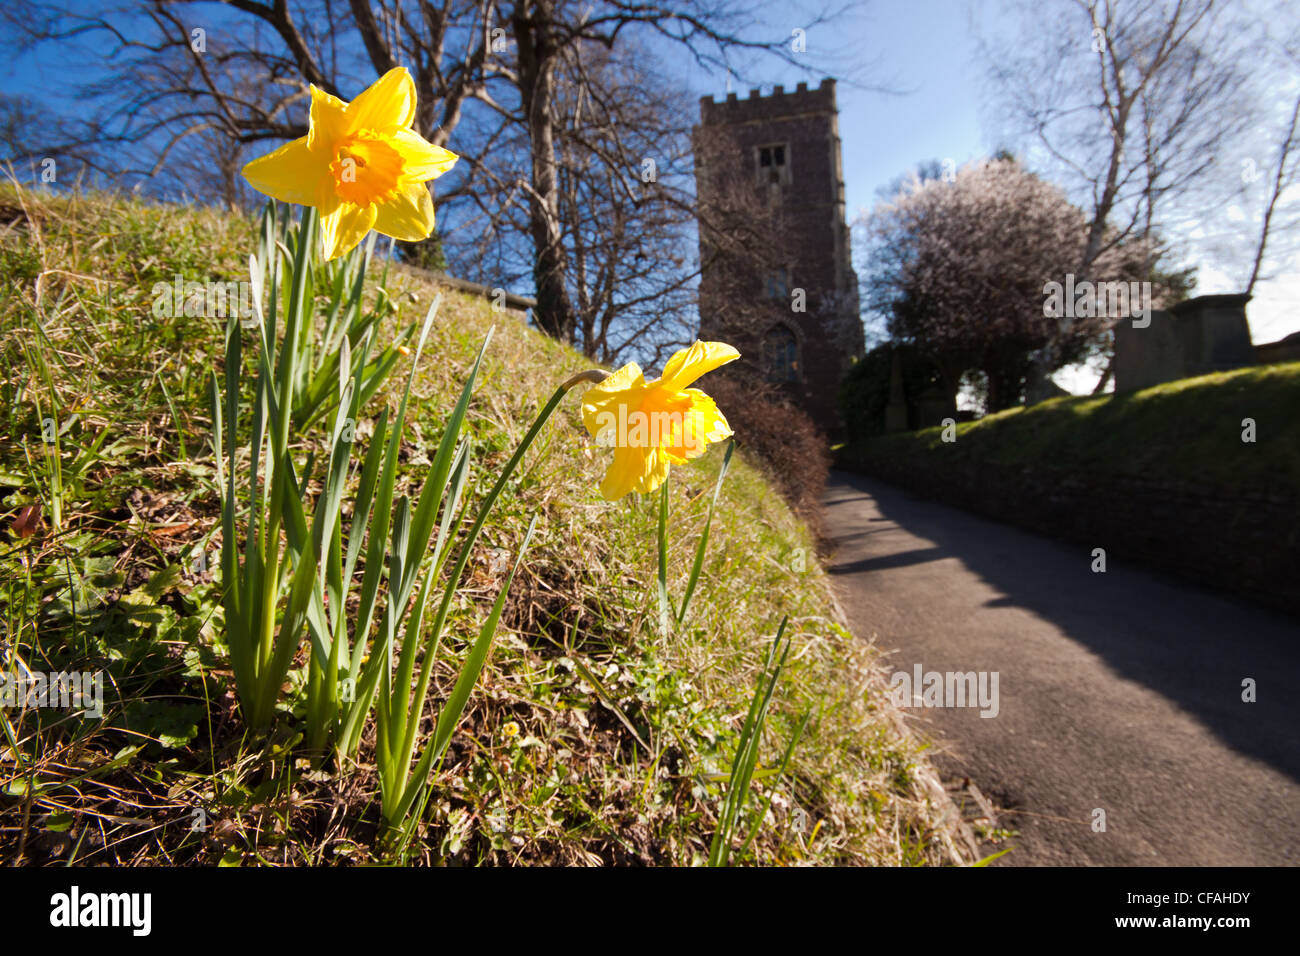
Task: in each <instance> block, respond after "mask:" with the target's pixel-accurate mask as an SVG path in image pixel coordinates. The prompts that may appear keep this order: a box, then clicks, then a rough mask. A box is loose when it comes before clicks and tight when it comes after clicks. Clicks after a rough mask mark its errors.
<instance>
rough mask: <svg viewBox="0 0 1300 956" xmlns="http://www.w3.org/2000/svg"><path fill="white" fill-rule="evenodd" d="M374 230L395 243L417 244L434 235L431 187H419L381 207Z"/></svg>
mask: <svg viewBox="0 0 1300 956" xmlns="http://www.w3.org/2000/svg"><path fill="white" fill-rule="evenodd" d="M377 206H378V209H377V211H376V215H375V230H376V231H378V232H382V233H383V234H384V235H385V236H392V237H393V238H394V239H403V240H405V241H406V242H418V241H419V240H421V239H428V238H429V236H430V234H431V233H432V232H433V200H432V199H430V198H429V187H427V186H425V185H424V184H423V183H417V184H416V185H414V186H411V187H408V188H407V189H405V190H404V191H402V192H400V193H398V195H397V196H396V197H395V198H393V199H390V200H388V201H386V202H382V203H378V204H377Z"/></svg>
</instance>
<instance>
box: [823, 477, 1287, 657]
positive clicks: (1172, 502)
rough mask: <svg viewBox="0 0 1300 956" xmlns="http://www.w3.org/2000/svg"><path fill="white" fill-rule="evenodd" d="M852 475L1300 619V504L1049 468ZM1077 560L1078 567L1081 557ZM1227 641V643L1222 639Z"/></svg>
mask: <svg viewBox="0 0 1300 956" xmlns="http://www.w3.org/2000/svg"><path fill="white" fill-rule="evenodd" d="M849 464H850V466H851V467H854V468H855V469H856V470H858V471H861V472H863V473H865V474H870V475H873V476H875V477H878V478H882V479H884V480H885V481H888V482H890V483H892V484H896V485H899V486H900V487H904V488H907V489H908V490H910V491H914V492H916V493H918V494H921V495H924V496H925V497H928V498H933V499H935V500H938V501H942V502H944V503H945V504H950V505H954V506H957V507H960V508H965V509H967V510H970V511H975V512H978V513H980V514H984V515H987V516H988V517H991V518H996V519H997V520H999V521H1005V522H1007V523H1008V524H1013V525H1017V526H1019V527H1023V528H1028V529H1029V530H1032V531H1038V532H1041V533H1044V534H1048V535H1052V536H1053V537H1058V538H1064V539H1066V540H1069V541H1073V542H1076V543H1078V544H1079V545H1080V546H1081V548H1084V549H1086V551H1085V552H1084V557H1087V555H1088V554H1090V553H1091V550H1092V549H1093V548H1105V549H1106V558H1107V560H1108V561H1118V562H1125V561H1131V562H1138V563H1142V564H1147V565H1151V566H1153V567H1155V568H1159V569H1161V570H1164V571H1169V572H1172V573H1174V574H1177V575H1180V576H1182V577H1185V578H1189V579H1191V580H1194V581H1197V582H1199V583H1202V584H1205V585H1208V586H1210V587H1213V588H1216V589H1219V590H1223V591H1227V592H1232V593H1235V594H1238V595H1241V596H1244V597H1247V598H1250V599H1251V600H1254V601H1258V602H1259V603H1262V604H1267V605H1270V606H1272V607H1274V608H1277V609H1280V610H1283V611H1287V612H1290V613H1292V614H1297V615H1300V495H1298V496H1296V497H1287V496H1282V495H1268V494H1261V493H1255V492H1250V491H1235V492H1234V491H1225V490H1223V489H1220V488H1209V487H1202V486H1196V485H1191V484H1186V483H1182V482H1172V481H1156V480H1149V479H1143V478H1129V477H1114V476H1111V477H1090V476H1082V475H1078V474H1074V473H1067V472H1062V471H1057V470H1055V469H1052V468H1047V467H1041V466H1040V467H1034V468H1020V467H1008V466H1002V465H997V464H994V463H991V462H978V463H966V462H962V463H956V462H954V463H943V464H942V465H939V464H938V463H937V462H935V460H934V459H933V458H930V457H928V456H923V455H917V456H910V457H893V458H886V457H883V456H870V455H869V454H868V455H867V456H865V457H864V456H862V455H861V454H859V455H857V456H855V458H854V460H852V461H851V462H849ZM1081 560H1083V558H1081ZM1225 638H1230V635H1225Z"/></svg>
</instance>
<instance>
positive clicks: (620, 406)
mask: <svg viewBox="0 0 1300 956" xmlns="http://www.w3.org/2000/svg"><path fill="white" fill-rule="evenodd" d="M739 357H740V353H739V352H737V351H736V350H735V349H734V348H732V347H731V346H730V345H726V344H725V343H722V342H696V343H694V344H693V345H691V347H690V348H686V349H682V350H681V351H679V352H678V353H677V354H675V355H674V356H673V357H672V358H670V359H669V360H668V364H667V365H665V366H664V371H663V374H662V375H661V376H660V377H659V378H657V379H655V380H653V381H651V382H647V381H646V380H645V377H644V375H642V373H641V368H640V366H638V365H637V364H636V363H635V362H632V363H629V364H627V365H624V366H623V367H622V368H621V369H619V370H618V371H617V372H614V373H613V374H612V375H610V376H609V377H608V378H606V379H605V380H604V381H603V382H601V383H600V384H599V385H596V386H595V387H593V388H590V389H588V390H587V392H586V393H585V394H584V395H583V396H582V423H583V425H585V426H586V428H587V431H588V432H589V433H590V434H591V436H592V437H593V438H594V439H596V442H597V444H600V445H613V446H614V460H613V461H612V462H611V463H610V466H609V468H608V469H606V471H605V477H604V479H603V480H602V481H601V483H600V493H601V494H602V495H603V496H604V497H605V498H606V500H608V501H615V500H617V499H619V498H622V497H623V496H624V495H626V494H627V493H628V492H629V491H637V492H640V493H642V494H649V493H650V492H652V491H654V490H655V489H656V488H658V487H659V486H660V485H662V484H663V483H664V481H665V479H667V477H668V471H669V468H670V467H671V466H672V465H682V464H685V463H686V462H687V461H689V460H690V459H692V458H698V457H699V456H700V455H702V454H704V452H705V450H706V449H707V448H708V446H709V445H710V444H712V443H713V442H719V441H722V440H724V439H726V438H730V437H731V435H732V431H731V426H730V425H728V424H727V419H726V418H725V417H724V416H723V414H722V412H720V411H719V410H718V406H717V405H716V404H715V403H714V401H713V399H711V398H709V396H708V395H706V394H704V392H702V391H700V390H699V389H698V388H691V387H690V386H691V384H692V383H694V382H695V380H696V379H698V378H699V377H700V376H701V375H704V374H705V373H706V372H711V371H713V370H714V369H715V368H718V367H719V366H721V365H725V364H727V363H728V362H732V361H734V360H736V359H738V358H739Z"/></svg>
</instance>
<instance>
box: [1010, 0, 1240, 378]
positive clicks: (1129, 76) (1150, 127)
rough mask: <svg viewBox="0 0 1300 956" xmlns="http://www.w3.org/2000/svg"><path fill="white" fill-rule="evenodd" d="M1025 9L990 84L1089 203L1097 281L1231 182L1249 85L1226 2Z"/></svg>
mask: <svg viewBox="0 0 1300 956" xmlns="http://www.w3.org/2000/svg"><path fill="white" fill-rule="evenodd" d="M1022 6H1023V11H1024V19H1023V24H1024V27H1025V29H1024V31H1023V32H1022V34H1021V35H1020V36H1018V37H1016V38H1015V39H1014V40H1013V41H1011V42H1008V43H1005V44H1001V45H997V46H991V45H988V44H986V53H987V55H988V57H989V60H990V63H991V76H992V79H993V81H994V85H995V88H996V89H997V91H998V93H999V94H1000V95H999V102H1000V103H1001V104H1002V105H1003V106H1004V107H1010V110H1009V113H1010V115H1011V117H1012V118H1013V123H1014V125H1015V127H1017V132H1018V133H1019V134H1020V135H1021V136H1022V137H1023V138H1024V139H1025V140H1026V145H1027V146H1028V147H1029V150H1030V153H1029V156H1030V158H1031V161H1033V160H1036V159H1037V160H1041V161H1042V164H1043V166H1044V168H1047V169H1050V170H1051V171H1052V173H1053V174H1054V175H1059V176H1060V178H1061V181H1062V182H1064V183H1066V184H1067V187H1068V188H1069V190H1070V192H1071V194H1072V195H1078V196H1081V197H1086V201H1087V205H1086V208H1087V213H1088V224H1087V227H1086V236H1087V239H1086V242H1085V244H1084V245H1083V247H1082V249H1081V252H1080V256H1079V261H1078V263H1077V264H1076V266H1075V273H1076V275H1077V277H1078V278H1079V279H1080V280H1083V279H1088V278H1090V277H1091V276H1092V275H1093V273H1094V271H1095V267H1096V264H1097V262H1098V259H1099V257H1101V256H1102V255H1103V254H1104V253H1105V252H1106V250H1107V249H1108V248H1110V247H1113V246H1115V245H1117V244H1120V243H1123V242H1126V241H1128V240H1129V239H1130V238H1132V237H1134V236H1137V237H1140V238H1142V239H1144V240H1147V242H1146V248H1148V249H1153V248H1154V244H1153V243H1151V242H1150V241H1149V240H1150V239H1151V237H1152V235H1153V231H1154V230H1155V229H1157V228H1158V227H1159V226H1161V225H1162V224H1166V223H1165V219H1164V217H1165V216H1166V215H1167V214H1169V213H1170V212H1171V209H1170V207H1171V206H1173V205H1175V204H1176V203H1177V201H1178V200H1181V199H1184V198H1191V197H1192V196H1193V195H1194V191H1195V190H1196V189H1197V187H1198V186H1199V185H1201V184H1202V183H1204V182H1205V181H1206V180H1207V179H1209V178H1211V174H1212V173H1214V171H1215V170H1216V169H1219V170H1220V171H1221V170H1222V165H1221V164H1220V163H1219V158H1220V157H1221V156H1223V155H1225V154H1226V152H1227V148H1226V147H1227V144H1229V143H1231V141H1232V140H1233V138H1234V137H1235V136H1237V135H1238V134H1239V133H1240V132H1241V130H1242V129H1243V128H1244V126H1245V124H1246V123H1247V122H1248V116H1247V112H1246V111H1245V110H1244V109H1243V108H1242V101H1243V96H1244V91H1245V75H1244V72H1243V71H1242V69H1241V68H1240V66H1239V64H1238V61H1237V58H1236V55H1235V53H1236V51H1235V50H1233V49H1229V48H1228V46H1229V45H1228V43H1226V42H1225V33H1224V32H1223V27H1224V24H1223V22H1222V21H1223V20H1224V16H1223V15H1222V14H1223V8H1222V5H1220V4H1217V3H1216V2H1215V0H1127V2H1120V0H1057V2H1054V3H1051V4H1042V3H1035V4H1032V5H1022ZM1227 36H1231V34H1227ZM1153 265H1154V263H1153V262H1152V263H1148V266H1149V267H1150V266H1153ZM1069 323H1070V320H1069V319H1064V320H1062V323H1061V328H1060V330H1059V334H1057V335H1054V336H1053V337H1052V338H1051V339H1049V341H1048V342H1047V344H1046V345H1045V347H1044V350H1043V353H1042V355H1041V356H1040V358H1039V361H1038V362H1036V365H1035V379H1036V382H1035V384H1034V387H1033V388H1032V389H1031V391H1033V392H1034V395H1033V396H1032V397H1033V398H1040V397H1042V396H1043V395H1044V394H1045V391H1044V389H1045V386H1046V383H1047V371H1048V369H1049V368H1050V367H1052V366H1053V365H1054V364H1055V362H1056V356H1055V355H1054V354H1053V353H1054V352H1055V351H1057V350H1058V346H1059V343H1060V341H1061V339H1062V337H1063V336H1067V335H1068V334H1069V328H1068V326H1069Z"/></svg>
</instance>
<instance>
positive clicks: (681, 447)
mask: <svg viewBox="0 0 1300 956" xmlns="http://www.w3.org/2000/svg"><path fill="white" fill-rule="evenodd" d="M682 394H683V395H687V396H690V408H689V409H688V410H687V411H686V413H685V414H684V415H683V416H682V427H681V430H680V431H679V430H678V429H674V433H673V435H672V437H671V439H670V440H669V441H667V442H665V443H664V449H663V450H664V453H665V454H667V455H668V456H669V457H670V458H672V459H673V461H674V463H675V464H679V465H680V464H684V463H685V462H686V461H688V460H689V459H692V458H698V457H700V455H703V454H704V453H705V452H706V451H707V450H708V447H709V445H711V444H713V443H715V442H720V441H723V440H725V439H727V438H730V437H731V436H732V434H734V433H733V432H732V430H731V426H730V425H729V424H728V423H727V419H726V417H725V416H724V415H723V414H722V412H721V411H720V410H719V409H718V405H717V403H716V402H714V400H713V399H712V398H710V397H709V396H708V395H705V394H704V393H703V392H701V391H700V390H699V389H698V388H688V389H686V391H684V392H683V393H682Z"/></svg>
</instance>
